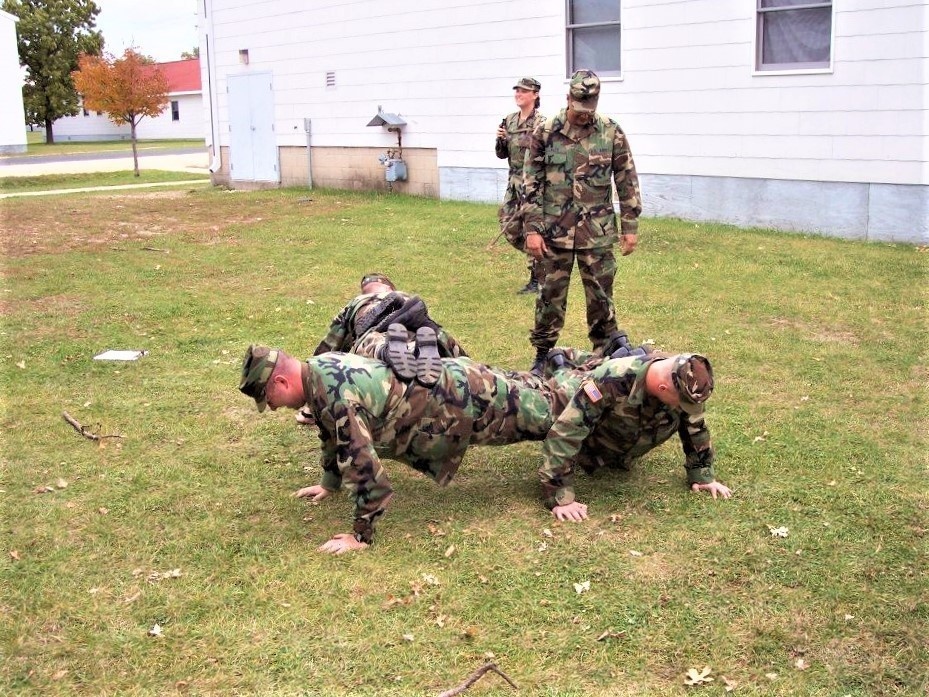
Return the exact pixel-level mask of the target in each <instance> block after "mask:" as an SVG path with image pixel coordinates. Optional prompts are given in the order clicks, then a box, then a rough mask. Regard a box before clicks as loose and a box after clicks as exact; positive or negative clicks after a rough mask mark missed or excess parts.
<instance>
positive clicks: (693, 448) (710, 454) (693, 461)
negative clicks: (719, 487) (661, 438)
mask: <svg viewBox="0 0 929 697" xmlns="http://www.w3.org/2000/svg"><path fill="white" fill-rule="evenodd" d="M677 432H678V435H679V436H680V437H681V447H682V448H683V449H684V468H685V469H686V470H687V483H688V484H709V483H710V482H713V481H716V473H715V472H714V471H713V462H714V460H715V459H716V454H715V452H714V451H713V443H712V442H711V440H710V430H709V429H708V428H707V426H706V421H705V420H704V418H703V414H691V415H688V414H682V416H681V422H680V425H679V426H678V428H677Z"/></svg>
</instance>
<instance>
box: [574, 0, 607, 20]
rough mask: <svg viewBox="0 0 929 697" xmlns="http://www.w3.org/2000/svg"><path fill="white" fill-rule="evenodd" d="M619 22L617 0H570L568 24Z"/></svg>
mask: <svg viewBox="0 0 929 697" xmlns="http://www.w3.org/2000/svg"><path fill="white" fill-rule="evenodd" d="M618 21H619V0H572V2H571V19H570V22H569V23H570V24H595V23H598V22H618Z"/></svg>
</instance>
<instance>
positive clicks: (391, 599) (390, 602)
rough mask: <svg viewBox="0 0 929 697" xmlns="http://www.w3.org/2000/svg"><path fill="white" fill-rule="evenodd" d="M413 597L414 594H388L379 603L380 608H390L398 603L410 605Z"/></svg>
mask: <svg viewBox="0 0 929 697" xmlns="http://www.w3.org/2000/svg"><path fill="white" fill-rule="evenodd" d="M415 598H416V596H415V595H408V596H406V597H404V598H398V597H397V596H395V595H388V596H387V600H385V601H384V602H383V603H381V609H382V610H390V609H391V608H395V607H397V606H399V605H410V604H411V603H412V602H413V600H414V599H415Z"/></svg>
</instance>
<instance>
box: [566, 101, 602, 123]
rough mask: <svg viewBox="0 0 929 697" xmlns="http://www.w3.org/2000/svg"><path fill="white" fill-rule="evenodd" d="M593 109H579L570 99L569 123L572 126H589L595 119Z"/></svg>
mask: <svg viewBox="0 0 929 697" xmlns="http://www.w3.org/2000/svg"><path fill="white" fill-rule="evenodd" d="M594 113H595V112H593V111H577V110H576V109H575V108H574V102H572V101H571V100H570V99H568V113H567V116H568V123H570V124H571V125H572V126H589V125H590V124H591V123H593V120H594Z"/></svg>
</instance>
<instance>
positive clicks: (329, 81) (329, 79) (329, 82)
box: [326, 70, 335, 87]
mask: <svg viewBox="0 0 929 697" xmlns="http://www.w3.org/2000/svg"><path fill="white" fill-rule="evenodd" d="M326 87H335V71H334V70H330V71H328V72H327V73H326Z"/></svg>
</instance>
